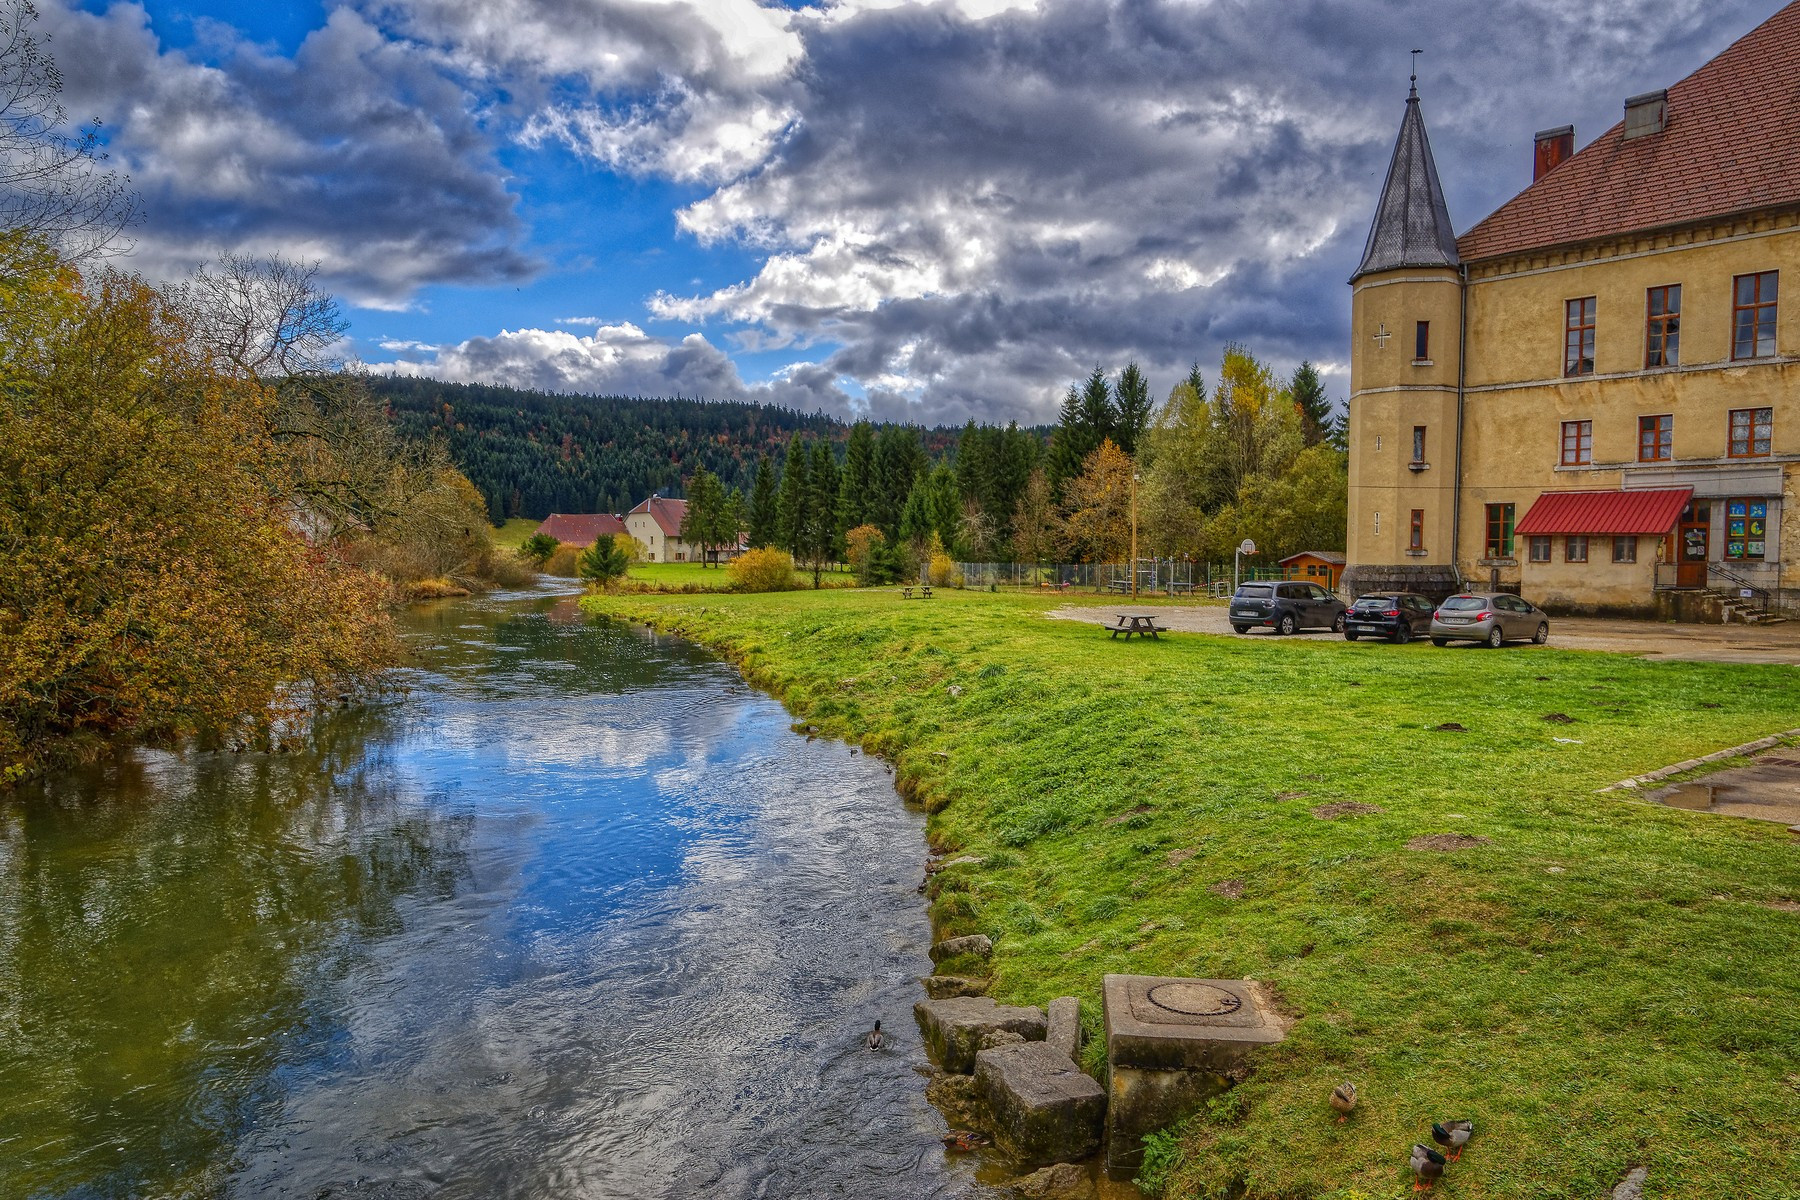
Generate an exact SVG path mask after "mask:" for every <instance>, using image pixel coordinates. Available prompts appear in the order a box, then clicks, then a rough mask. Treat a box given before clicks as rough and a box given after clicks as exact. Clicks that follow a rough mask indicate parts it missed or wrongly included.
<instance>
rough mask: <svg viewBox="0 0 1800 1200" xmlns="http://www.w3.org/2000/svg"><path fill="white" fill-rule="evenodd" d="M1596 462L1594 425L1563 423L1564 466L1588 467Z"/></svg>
mask: <svg viewBox="0 0 1800 1200" xmlns="http://www.w3.org/2000/svg"><path fill="white" fill-rule="evenodd" d="M1593 461H1594V423H1593V422H1592V421H1564V422H1563V423H1562V465H1563V466H1565V467H1580V466H1586V465H1587V464H1588V463H1591V462H1593Z"/></svg>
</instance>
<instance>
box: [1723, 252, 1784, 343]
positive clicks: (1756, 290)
mask: <svg viewBox="0 0 1800 1200" xmlns="http://www.w3.org/2000/svg"><path fill="white" fill-rule="evenodd" d="M1776 274H1777V272H1775V271H1764V272H1762V273H1761V274H1759V275H1739V276H1738V277H1737V278H1736V279H1734V280H1732V281H1731V288H1732V294H1731V357H1733V358H1765V357H1767V356H1768V355H1771V354H1773V353H1775V294H1776V283H1777V280H1776V278H1775V277H1776Z"/></svg>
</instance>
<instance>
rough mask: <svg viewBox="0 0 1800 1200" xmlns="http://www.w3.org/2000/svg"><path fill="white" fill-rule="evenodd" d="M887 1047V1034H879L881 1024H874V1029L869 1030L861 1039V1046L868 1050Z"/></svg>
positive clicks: (878, 1022)
mask: <svg viewBox="0 0 1800 1200" xmlns="http://www.w3.org/2000/svg"><path fill="white" fill-rule="evenodd" d="M886 1045H887V1034H885V1033H883V1032H881V1022H880V1021H877V1022H875V1028H873V1029H871V1030H869V1032H868V1034H867V1035H866V1036H864V1038H863V1046H864V1047H866V1048H867V1049H870V1050H879V1049H881V1048H882V1047H883V1046H886Z"/></svg>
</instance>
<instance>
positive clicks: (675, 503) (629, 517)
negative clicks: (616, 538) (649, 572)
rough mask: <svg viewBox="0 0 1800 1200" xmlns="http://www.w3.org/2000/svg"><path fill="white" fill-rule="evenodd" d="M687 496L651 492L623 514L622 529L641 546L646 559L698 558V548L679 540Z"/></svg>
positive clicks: (668, 560)
mask: <svg viewBox="0 0 1800 1200" xmlns="http://www.w3.org/2000/svg"><path fill="white" fill-rule="evenodd" d="M686 517H687V501H686V500H669V499H666V498H665V497H662V496H651V497H650V498H649V499H647V500H644V501H642V502H641V503H639V504H638V505H637V506H636V507H635V508H633V509H632V510H631V511H630V512H628V513H626V514H625V529H626V532H628V533H630V534H631V536H632V537H634V538H636V539H637V540H638V542H639V543H641V544H642V545H643V547H644V561H645V562H659V563H668V562H699V561H700V548H699V547H698V546H691V545H689V544H688V543H686V542H684V541H682V540H681V522H682V521H683V520H684V519H685V518H686Z"/></svg>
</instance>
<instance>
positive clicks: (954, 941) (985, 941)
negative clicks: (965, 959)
mask: <svg viewBox="0 0 1800 1200" xmlns="http://www.w3.org/2000/svg"><path fill="white" fill-rule="evenodd" d="M993 953H994V942H993V939H991V938H989V937H988V935H987V934H985V933H970V934H965V935H964V936H962V937H953V938H945V939H944V940H943V941H941V942H938V943H936V944H935V945H933V946H932V947H931V961H932V962H934V963H940V962H943V961H944V960H945V959H950V958H959V957H961V956H962V955H964V954H973V955H974V956H975V957H976V958H990V957H992V956H993Z"/></svg>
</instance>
